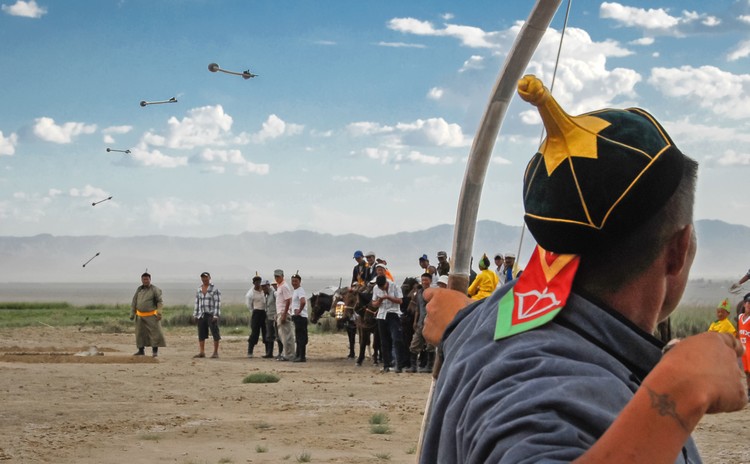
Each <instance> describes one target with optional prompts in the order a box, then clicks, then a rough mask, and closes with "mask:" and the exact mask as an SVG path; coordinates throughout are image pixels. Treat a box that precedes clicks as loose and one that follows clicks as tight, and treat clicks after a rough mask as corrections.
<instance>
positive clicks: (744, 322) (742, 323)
mask: <svg viewBox="0 0 750 464" xmlns="http://www.w3.org/2000/svg"><path fill="white" fill-rule="evenodd" d="M741 311H742V312H741V313H740V314H739V317H738V318H737V330H738V332H739V338H740V343H742V347H743V348H745V353H744V354H743V355H742V370H743V371H745V381H746V382H747V397H748V398H750V349H748V346H747V343H748V339H749V338H750V293H748V294H746V295H745V298H743V300H742V310H741Z"/></svg>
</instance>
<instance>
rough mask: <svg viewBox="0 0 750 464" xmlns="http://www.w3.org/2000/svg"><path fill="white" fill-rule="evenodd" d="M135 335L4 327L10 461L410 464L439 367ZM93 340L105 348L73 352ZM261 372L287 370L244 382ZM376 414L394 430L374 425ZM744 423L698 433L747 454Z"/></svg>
mask: <svg viewBox="0 0 750 464" xmlns="http://www.w3.org/2000/svg"><path fill="white" fill-rule="evenodd" d="M133 339H134V337H133V335H132V334H99V333H95V332H87V331H85V330H82V331H81V330H78V329H76V328H71V329H59V328H28V329H20V330H15V331H11V330H2V331H0V393H2V403H0V404H1V406H0V461H6V462H22V463H37V462H55V463H153V462H176V463H196V464H197V463H201V464H202V463H211V464H213V463H279V462H281V463H283V462H308V460H309V462H327V463H353V464H356V463H373V462H391V463H412V462H414V459H415V457H414V449H415V447H416V441H417V436H418V433H419V428H420V424H421V420H422V412H423V409H424V402H425V398H426V395H427V391H428V389H429V384H430V376H429V375H426V374H381V373H379V372H378V370H377V368H376V367H374V366H373V365H372V364H371V363H369V361H366V363H365V366H363V367H361V368H357V367H355V366H354V363H353V362H352V361H350V360H348V359H346V358H345V356H346V352H347V351H346V338H345V335H343V334H326V335H312V336H311V339H310V345H309V348H308V362H307V363H306V364H302V363H295V364H292V363H282V362H278V361H275V360H267V359H260V358H254V359H247V358H245V356H244V353H245V351H246V336H244V335H243V336H226V337H225V340H223V341H222V349H221V357H220V358H219V359H193V358H192V355H193V354H195V353H196V352H197V341H196V340H195V336H194V334H193V332H192V331H188V330H187V329H184V330H179V331H171V332H167V343H168V344H169V346H168V347H167V348H162V349H161V352H160V356H159V358H158V360H154V359H152V358H150V357H147V358H145V359H144V358H135V359H134V358H133V357H132V356H130V355H131V354H132V352H133V351H134V348H133ZM90 346H97V347H98V349H99V350H100V351H102V352H103V353H104V354H103V355H101V356H90V357H77V356H73V355H72V354H73V353H76V352H79V351H84V350H88V349H89V347H90ZM257 351H258V350H256V352H257ZM34 353H40V354H34ZM58 353H63V354H58ZM39 361H44V362H39ZM253 372H271V373H275V374H278V375H279V376H280V377H281V380H280V381H279V382H278V383H271V384H245V383H243V382H242V380H243V378H245V376H247V375H248V374H250V373H253ZM378 413H382V414H385V415H387V417H388V419H389V429H390V432H391V433H388V434H376V433H373V432H372V431H371V425H370V423H369V421H370V418H371V417H372V416H373V415H374V414H378ZM748 425H750V412H748V409H745V410H744V411H741V412H738V413H734V414H722V415H716V416H708V417H706V418H705V419H704V421H703V422H702V423H701V424H700V426H699V428H698V430H697V432H696V433H695V437H696V439H697V441H698V444H699V446H700V448H701V450H702V453H703V456H704V460H705V462H707V463H750V451H748V445H749V444H750V430H749V429H748ZM307 458H309V459H307Z"/></svg>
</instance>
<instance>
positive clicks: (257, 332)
mask: <svg viewBox="0 0 750 464" xmlns="http://www.w3.org/2000/svg"><path fill="white" fill-rule="evenodd" d="M262 280H263V279H261V278H260V276H259V275H255V277H253V287H252V288H251V289H250V290H248V291H247V293H246V294H245V304H246V305H247V309H248V310H249V311H250V336H249V337H248V339H247V357H248V358H252V357H253V350H254V349H255V345H257V344H258V339H259V338H260V336H261V335H262V336H263V344H264V345H267V342H266V294H265V293H264V292H263V289H262V288H261V287H260V283H261V281H262Z"/></svg>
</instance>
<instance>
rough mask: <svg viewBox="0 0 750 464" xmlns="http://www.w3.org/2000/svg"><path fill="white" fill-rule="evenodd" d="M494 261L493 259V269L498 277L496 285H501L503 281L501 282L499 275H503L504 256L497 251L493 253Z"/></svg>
mask: <svg viewBox="0 0 750 464" xmlns="http://www.w3.org/2000/svg"><path fill="white" fill-rule="evenodd" d="M494 261H495V269H494V271H495V274H496V275H497V278H498V285H502V284H503V283H502V280H500V276H502V275H503V265H504V264H505V257H504V256H503V254H502V253H497V254H496V255H495V259H494Z"/></svg>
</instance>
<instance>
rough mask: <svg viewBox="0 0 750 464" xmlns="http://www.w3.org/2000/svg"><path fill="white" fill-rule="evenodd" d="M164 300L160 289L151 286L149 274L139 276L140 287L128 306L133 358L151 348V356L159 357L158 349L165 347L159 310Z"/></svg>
mask: <svg viewBox="0 0 750 464" xmlns="http://www.w3.org/2000/svg"><path fill="white" fill-rule="evenodd" d="M163 307H164V300H162V297H161V289H160V288H159V287H157V286H156V285H151V274H149V273H148V272H144V273H143V274H141V285H140V286H139V287H138V288H137V289H136V290H135V295H133V301H132V302H131V304H130V320H131V321H132V320H135V345H136V346H137V347H138V351H137V352H136V353H135V356H143V355H145V354H146V353H145V351H144V350H145V348H146V347H147V346H150V347H151V355H152V356H153V357H157V356H159V347H162V346H167V343H166V341H165V340H164V334H163V333H162V331H161V322H160V321H161V309H162V308H163Z"/></svg>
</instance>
